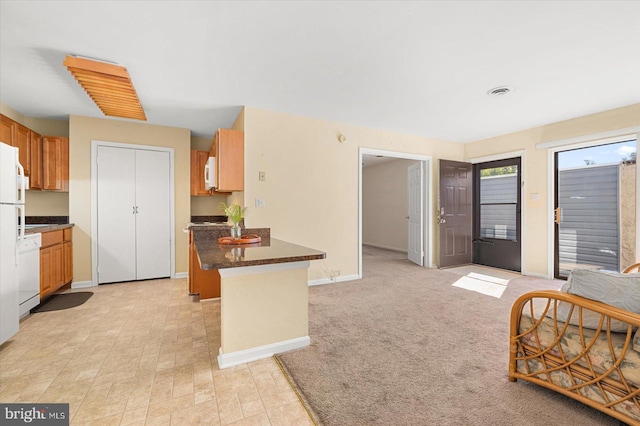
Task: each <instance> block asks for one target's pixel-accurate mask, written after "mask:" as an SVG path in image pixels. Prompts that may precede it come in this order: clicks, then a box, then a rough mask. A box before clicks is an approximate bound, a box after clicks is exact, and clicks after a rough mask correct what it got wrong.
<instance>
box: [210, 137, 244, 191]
mask: <svg viewBox="0 0 640 426" xmlns="http://www.w3.org/2000/svg"><path fill="white" fill-rule="evenodd" d="M212 150H214V151H215V152H216V162H217V165H218V167H217V174H218V180H217V182H218V188H217V191H223V192H224V191H243V190H244V132H243V131H241V130H231V129H219V130H218V131H217V132H216V137H214V141H213V148H212Z"/></svg>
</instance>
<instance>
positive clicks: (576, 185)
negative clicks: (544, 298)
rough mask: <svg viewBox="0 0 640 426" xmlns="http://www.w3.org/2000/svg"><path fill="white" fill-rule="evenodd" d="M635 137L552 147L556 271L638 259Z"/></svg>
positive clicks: (562, 273) (562, 274)
mask: <svg viewBox="0 0 640 426" xmlns="http://www.w3.org/2000/svg"><path fill="white" fill-rule="evenodd" d="M636 173H637V171H636V141H635V140H629V141H623V142H618V143H614V144H607V145H598V146H593V147H588V148H580V149H573V150H567V151H561V152H556V153H555V177H556V178H555V182H556V187H555V271H554V272H555V274H554V275H555V277H556V278H566V277H568V276H569V273H570V272H571V270H572V269H575V268H588V269H596V270H608V271H619V270H620V269H622V268H624V267H625V266H626V265H628V264H630V263H633V262H634V261H635V259H636V252H635V250H636V238H637V236H636V213H635V206H636V196H637V195H636V182H637V177H636Z"/></svg>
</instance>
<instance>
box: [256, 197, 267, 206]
mask: <svg viewBox="0 0 640 426" xmlns="http://www.w3.org/2000/svg"><path fill="white" fill-rule="evenodd" d="M265 205H266V203H265V201H264V198H256V207H264V206H265Z"/></svg>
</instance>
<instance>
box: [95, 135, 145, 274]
mask: <svg viewBox="0 0 640 426" xmlns="http://www.w3.org/2000/svg"><path fill="white" fill-rule="evenodd" d="M135 160H136V152H135V150H132V149H122V148H113V147H105V146H100V147H98V157H97V161H98V164H97V188H98V197H97V198H98V206H97V216H98V217H97V219H98V284H102V283H110V282H119V281H131V280H135V279H136V215H135V201H136V198H135V195H136V192H135V191H136V189H135V178H136V176H135V170H136V163H135Z"/></svg>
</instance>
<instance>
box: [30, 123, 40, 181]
mask: <svg viewBox="0 0 640 426" xmlns="http://www.w3.org/2000/svg"><path fill="white" fill-rule="evenodd" d="M41 138H42V137H41V136H40V135H39V134H38V133H36V132H34V131H33V130H32V131H31V132H29V142H30V145H31V175H30V177H29V187H30V189H42V139H41Z"/></svg>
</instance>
